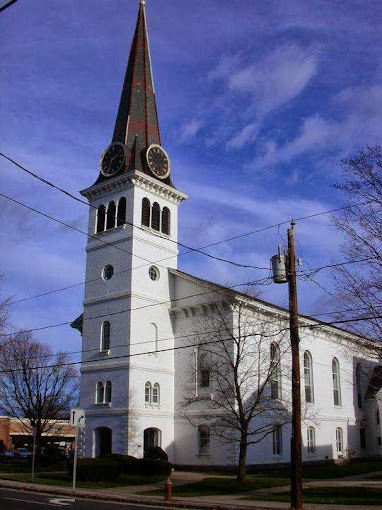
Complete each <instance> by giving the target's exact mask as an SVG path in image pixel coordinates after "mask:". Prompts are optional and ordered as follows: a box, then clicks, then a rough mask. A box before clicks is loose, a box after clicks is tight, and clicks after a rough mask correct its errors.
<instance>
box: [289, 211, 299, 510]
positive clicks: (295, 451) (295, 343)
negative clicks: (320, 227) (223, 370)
mask: <svg viewBox="0 0 382 510" xmlns="http://www.w3.org/2000/svg"><path fill="white" fill-rule="evenodd" d="M294 225H295V222H294V220H292V221H291V227H290V228H289V229H288V258H287V263H288V284H289V331H290V342H291V348H292V437H291V491H290V503H291V508H292V509H293V510H301V509H302V458H301V388H300V348H299V344H300V338H299V334H298V307H297V278H296V255H295V249H294V228H293V227H294Z"/></svg>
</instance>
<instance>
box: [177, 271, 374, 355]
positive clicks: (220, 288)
mask: <svg viewBox="0 0 382 510" xmlns="http://www.w3.org/2000/svg"><path fill="white" fill-rule="evenodd" d="M168 271H169V272H170V273H171V274H173V275H174V276H177V277H179V278H183V279H185V280H189V281H192V282H193V283H195V284H197V285H202V286H206V287H210V288H214V289H216V291H220V292H228V293H230V294H231V295H234V296H237V297H239V298H240V297H241V298H243V299H245V300H247V301H249V302H251V303H252V304H253V305H255V306H256V305H257V306H262V307H265V308H268V309H270V310H272V311H274V312H279V313H280V312H281V313H284V314H289V310H288V309H287V308H285V307H283V306H279V305H276V304H275V303H271V302H270V301H265V300H264V299H260V298H258V297H255V296H251V295H250V294H246V293H245V292H240V291H237V290H235V289H234V287H235V286H233V287H226V286H224V285H220V284H218V283H214V282H211V281H209V280H204V279H202V278H198V277H197V276H193V275H191V274H188V273H185V272H183V271H179V269H171V268H169V269H168ZM237 286H238V285H237ZM299 318H300V319H305V320H306V321H309V322H311V323H313V324H310V325H309V327H313V328H314V327H325V328H330V329H331V330H333V333H337V334H341V335H346V336H347V337H349V339H350V338H351V339H353V340H354V341H357V340H358V341H363V342H368V343H372V344H373V346H375V345H378V344H376V343H375V342H374V340H373V339H371V338H367V337H365V336H361V335H358V334H356V333H353V332H351V331H347V330H346V329H343V328H340V327H338V326H335V325H333V324H330V323H327V322H324V321H320V320H319V319H315V318H314V317H311V316H310V315H303V314H299ZM381 349H382V346H381Z"/></svg>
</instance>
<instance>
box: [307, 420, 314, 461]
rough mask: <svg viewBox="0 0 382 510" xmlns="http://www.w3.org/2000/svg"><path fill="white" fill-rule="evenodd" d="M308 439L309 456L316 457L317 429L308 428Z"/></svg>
mask: <svg viewBox="0 0 382 510" xmlns="http://www.w3.org/2000/svg"><path fill="white" fill-rule="evenodd" d="M306 437H307V445H306V446H307V451H308V455H316V429H315V428H314V427H308V428H307V429H306Z"/></svg>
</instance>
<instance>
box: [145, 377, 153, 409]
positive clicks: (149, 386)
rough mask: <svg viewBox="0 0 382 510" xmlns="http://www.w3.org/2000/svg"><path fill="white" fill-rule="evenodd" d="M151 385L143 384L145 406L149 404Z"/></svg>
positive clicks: (148, 383)
mask: <svg viewBox="0 0 382 510" xmlns="http://www.w3.org/2000/svg"><path fill="white" fill-rule="evenodd" d="M151 390H152V388H151V383H150V382H149V381H147V383H146V384H145V402H146V404H151Z"/></svg>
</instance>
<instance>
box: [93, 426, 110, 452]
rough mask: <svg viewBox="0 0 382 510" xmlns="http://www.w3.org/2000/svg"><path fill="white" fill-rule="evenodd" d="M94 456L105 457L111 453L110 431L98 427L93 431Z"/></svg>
mask: <svg viewBox="0 0 382 510" xmlns="http://www.w3.org/2000/svg"><path fill="white" fill-rule="evenodd" d="M94 432H95V456H96V457H98V456H99V455H105V454H107V453H111V452H112V430H111V429H109V428H107V427H99V428H98V429H96V430H95V431H94Z"/></svg>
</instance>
